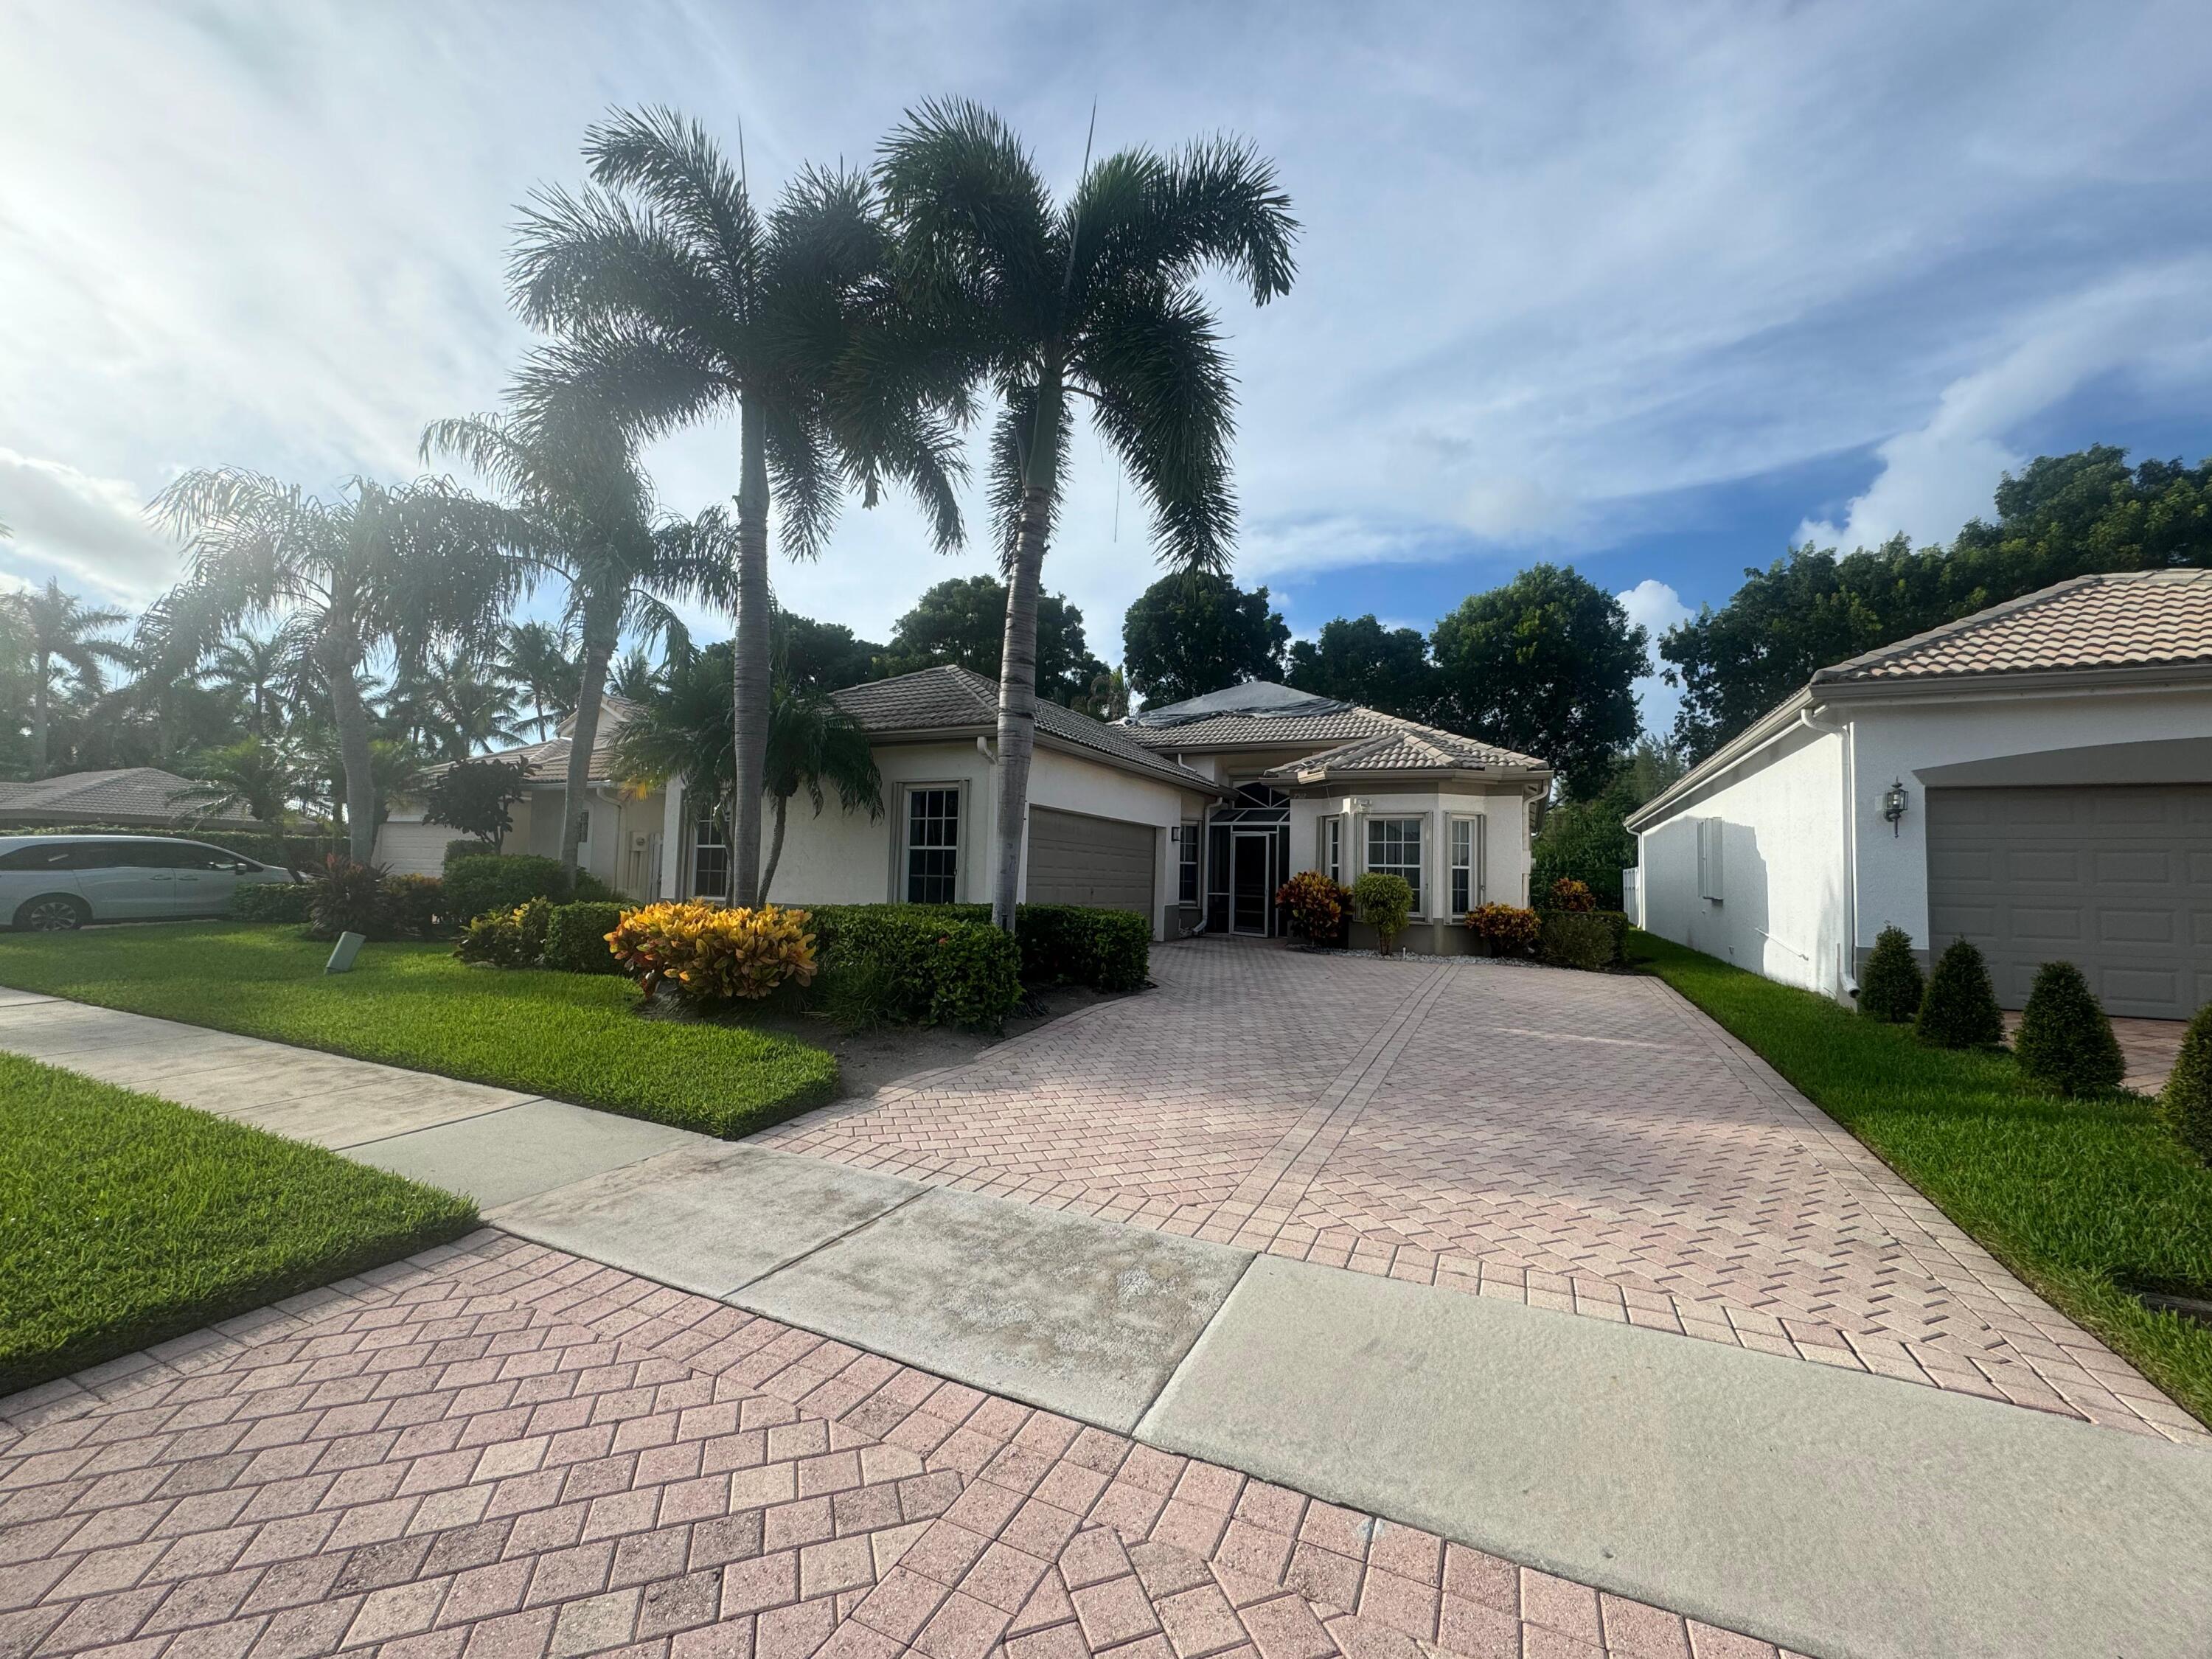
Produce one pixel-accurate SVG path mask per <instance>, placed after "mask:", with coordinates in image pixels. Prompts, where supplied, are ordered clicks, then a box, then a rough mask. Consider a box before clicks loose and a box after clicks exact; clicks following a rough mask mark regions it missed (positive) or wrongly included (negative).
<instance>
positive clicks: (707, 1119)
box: [0, 921, 837, 1137]
mask: <svg viewBox="0 0 2212 1659" xmlns="http://www.w3.org/2000/svg"><path fill="white" fill-rule="evenodd" d="M330 948H331V947H330V946H329V945H323V944H319V943H317V942H316V941H314V940H313V939H307V938H306V937H305V936H304V933H303V931H302V930H301V929H300V928H296V927H268V926H264V925H258V924H252V923H246V922H220V921H216V922H177V923H162V924H158V925H153V926H147V927H100V928H93V929H90V930H88V931H87V932H84V933H7V934H0V985H13V986H17V987H21V988H23V989H26V990H32V991H48V992H52V993H53V994H56V995H58V996H65V997H74V998H76V1000H78V1001H81V1002H94V1003H99V1004H100V1005H101V1006H105V1007H109V1008H127V1009H130V1010H131V1011H132V1012H136V1013H142V1014H157V1015H159V1016H161V1018H164V1019H174V1020H182V1021H184V1022H185V1023H187V1024H193V1025H211V1026H214V1027H216V1029H217V1030H225V1031H236V1032H240V1033H241V1034H242V1035H244V1036H258V1037H273V1038H275V1039H276V1040H277V1041H279V1042H295V1043H299V1044H301V1045H302V1046H303V1047H306V1048H325V1049H328V1050H330V1051H331V1053H333V1054H352V1055H354V1056H356V1057H357V1058H359V1059H362V1060H382V1061H384V1062H386V1064H389V1065H393V1066H410V1067H412V1068H414V1069H415V1070H417V1071H423V1072H438V1073H443V1074H444V1075H446V1076H447V1077H458V1078H466V1079H470V1080H471V1081H472V1082H477V1083H490V1084H496V1085H500V1086H501V1087H503V1088H509V1089H520V1090H522V1091H526V1092H527V1093H531V1094H540V1095H550V1096H551V1097H553V1098H555V1099H556V1100H571V1101H574V1102H576V1103H578V1104H579V1105H583V1106H596V1107H598V1108H599V1109H601V1110H602V1111H609V1112H620V1113H622V1114H623V1115H626V1116H629V1117H643V1118H651V1119H653V1121H656V1122H659V1123H671V1124H675V1125H676V1126H678V1127H681V1128H685V1129H697V1130H700V1131H702V1132H703V1133H708V1134H714V1135H721V1136H725V1137H734V1136H738V1135H743V1134H748V1133H751V1132H752V1131H753V1130H755V1129H758V1128H762V1127H766V1126H767V1125H769V1124H771V1123H775V1122H777V1121H780V1120H781V1119H783V1118H787V1117H789V1116H791V1115H793V1114H794V1113H797V1112H800V1111H804V1110H805V1109H807V1108H808V1107H810V1106H815V1105H818V1104H820V1103H823V1101H826V1100H829V1098H831V1097H833V1096H834V1095H835V1094H836V1088H837V1062H836V1059H835V1058H834V1057H833V1056H831V1055H830V1054H827V1053H825V1052H824V1051H823V1050H822V1049H820V1048H812V1047H811V1046H809V1045H808V1044H806V1043H804V1042H795V1041H793V1039H791V1038H789V1037H786V1036H776V1035H774V1034H771V1033H768V1032H763V1031H756V1030H748V1029H746V1028H744V1027H742V1026H732V1025H723V1024H707V1023H691V1022H681V1021H675V1020H661V1019H648V1018H644V1017H642V1016H641V1015H640V1014H639V1013H638V1012H637V1009H636V1003H637V993H636V991H635V989H634V988H633V987H631V985H630V983H629V981H627V980H625V979H621V978H617V977H615V976H612V975H592V974H556V973H539V972H535V971H524V970H520V969H499V968H471V967H469V966H467V965H466V964H465V963H459V962H456V961H455V960H453V957H452V955H451V954H450V953H449V952H448V951H447V949H446V947H445V946H444V945H416V944H386V945H369V946H368V947H367V948H366V949H364V950H363V951H362V953H361V959H360V961H359V963H357V964H356V966H355V968H354V970H353V971H352V972H351V973H349V974H335V975H325V974H324V972H323V963H324V962H325V959H326V958H327V957H329V955H330Z"/></svg>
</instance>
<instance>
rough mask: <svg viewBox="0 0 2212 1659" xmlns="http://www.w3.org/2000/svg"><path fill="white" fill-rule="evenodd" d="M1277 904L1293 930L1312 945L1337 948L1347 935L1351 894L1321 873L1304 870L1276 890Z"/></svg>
mask: <svg viewBox="0 0 2212 1659" xmlns="http://www.w3.org/2000/svg"><path fill="white" fill-rule="evenodd" d="M1275 902H1276V903H1278V904H1279V905H1281V906H1282V907H1283V908H1284V909H1285V911H1286V912H1287V913H1288V915H1289V916H1290V923H1291V932H1292V933H1296V934H1297V936H1298V937H1299V938H1300V939H1304V940H1305V941H1306V942H1307V943H1308V944H1309V945H1334V944H1336V943H1338V942H1339V941H1340V939H1341V938H1342V936H1343V933H1344V918H1345V915H1346V913H1347V912H1348V911H1349V910H1350V909H1351V908H1352V894H1351V891H1350V890H1348V889H1346V888H1342V887H1340V886H1338V885H1337V884H1335V883H1334V882H1333V881H1331V880H1330V879H1329V878H1328V877H1327V876H1325V875H1323V874H1322V872H1320V871H1318V870H1301V871H1299V872H1297V874H1296V875H1295V876H1292V877H1291V878H1290V879H1289V880H1288V881H1286V882H1285V883H1284V884H1282V885H1281V886H1280V887H1278V888H1277V889H1276V890H1275Z"/></svg>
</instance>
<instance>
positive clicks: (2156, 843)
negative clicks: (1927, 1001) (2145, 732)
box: [1928, 784, 2212, 1019]
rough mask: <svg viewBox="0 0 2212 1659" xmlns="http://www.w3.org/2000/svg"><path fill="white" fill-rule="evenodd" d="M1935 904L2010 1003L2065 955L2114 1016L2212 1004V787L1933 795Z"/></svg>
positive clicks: (1939, 926)
mask: <svg viewBox="0 0 2212 1659" xmlns="http://www.w3.org/2000/svg"><path fill="white" fill-rule="evenodd" d="M1928 912H1929V930H1930V932H1931V933H1932V934H1933V935H1934V938H1933V941H1932V942H1933V945H1934V947H1935V949H1936V950H1937V951H1941V950H1942V948H1943V947H1944V946H1945V945H1948V944H1949V943H1950V942H1951V941H1952V940H1953V939H1958V938H1960V937H1961V936H1964V937H1965V938H1967V939H1972V940H1973V942H1974V943H1975V944H1976V945H1979V946H1980V947H1981V949H1982V951H1983V953H1984V955H1985V956H1987V957H1988V958H1989V963H1990V974H1991V975H1992V976H1993V977H1994V978H1995V979H1996V987H1997V1000H1998V1001H1999V1002H2001V1003H2002V1004H2003V1005H2004V1006H2006V1007H2008V1008H2017V1007H2019V1006H2021V1004H2022V1003H2023V1002H2025V1001H2026V1000H2027V991H2028V986H2029V984H2030V983H2031V982H2032V981H2033V979H2034V978H2035V970H2036V969H2038V968H2039V967H2040V966H2041V965H2042V964H2043V963H2046V962H2061V961H2063V962H2071V963H2075V964H2077V965H2078V966H2079V967H2080V968H2081V970H2082V972H2084V973H2085V974H2087V975H2088V976H2089V983H2090V985H2091V987H2093V989H2094V990H2095V991H2096V993H2097V994H2098V996H2099V997H2100V998H2101V999H2103V1000H2104V1004H2105V1009H2106V1012H2108V1013H2114V1014H2133V1015H2136V1016H2139V1017H2142V1018H2154V1019H2185V1018H2188V1017H2189V1016H2190V1015H2191V1014H2193V1013H2195V1012H2197V1009H2198V1007H2200V1006H2202V1005H2203V1003H2204V1001H2205V1000H2207V999H2208V998H2212V784H2178V785H2168V786H2160V787H2148V786H2130V787H2106V788H2072V789H1931V790H1929V792H1928Z"/></svg>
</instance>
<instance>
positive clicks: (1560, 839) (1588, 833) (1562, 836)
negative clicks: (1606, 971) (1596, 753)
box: [1528, 738, 1688, 910]
mask: <svg viewBox="0 0 2212 1659" xmlns="http://www.w3.org/2000/svg"><path fill="white" fill-rule="evenodd" d="M1687 770H1688V767H1687V765H1686V763H1685V762H1684V760H1683V759H1682V757H1681V754H1680V750H1677V749H1675V748H1674V747H1673V746H1672V745H1671V744H1664V743H1660V742H1657V741H1655V740H1654V739H1652V738H1638V739H1637V743H1636V747H1635V748H1634V749H1632V750H1630V751H1629V753H1628V756H1627V757H1626V759H1625V760H1623V761H1622V762H1621V763H1620V766H1619V767H1618V768H1617V769H1615V771H1614V773H1613V780H1612V781H1611V782H1609V783H1607V785H1606V787H1604V789H1602V790H1601V791H1600V792H1599V793H1597V794H1595V795H1590V796H1585V797H1582V798H1570V799H1566V800H1563V801H1559V802H1558V803H1556V804H1555V805H1553V806H1551V807H1550V808H1548V809H1547V811H1545V813H1544V818H1543V823H1542V825H1541V827H1540V828H1539V829H1538V830H1537V832H1536V844H1535V848H1534V852H1533V854H1532V855H1531V856H1532V873H1531V876H1530V878H1529V883H1528V884H1529V888H1530V890H1532V891H1535V892H1542V891H1544V890H1547V889H1548V888H1549V887H1550V886H1551V884H1552V883H1553V882H1555V881H1559V880H1561V879H1563V878H1564V879H1571V880H1575V881H1579V882H1582V883H1583V884H1584V885H1586V886H1587V887H1589V890H1591V891H1592V892H1593V893H1595V895H1596V896H1597V898H1598V901H1599V902H1600V903H1601V905H1603V906H1604V908H1607V909H1608V910H1618V909H1620V907H1621V899H1622V894H1621V872H1622V871H1623V870H1625V869H1626V868H1628V867H1629V866H1632V865H1633V864H1634V863H1635V862H1636V837H1635V836H1633V835H1632V834H1631V833H1630V831H1629V829H1628V826H1627V823H1626V820H1627V817H1628V815H1629V814H1630V813H1631V812H1633V811H1635V810H1636V809H1637V808H1638V807H1639V806H1641V805H1644V803H1645V802H1646V801H1649V800H1650V799H1654V798H1655V797H1656V796H1657V795H1658V794H1659V793H1660V792H1661V791H1662V790H1664V789H1665V788H1667V787H1668V785H1670V784H1672V783H1673V782H1674V781H1675V780H1676V779H1677V778H1679V777H1680V776H1681V775H1682V774H1683V773H1684V772H1686V771H1687Z"/></svg>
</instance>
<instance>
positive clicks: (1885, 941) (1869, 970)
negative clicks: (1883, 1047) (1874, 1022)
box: [1859, 927, 1927, 1025]
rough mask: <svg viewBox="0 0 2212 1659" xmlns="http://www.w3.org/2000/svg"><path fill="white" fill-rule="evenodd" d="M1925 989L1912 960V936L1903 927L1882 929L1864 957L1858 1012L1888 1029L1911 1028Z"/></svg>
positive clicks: (1924, 983)
mask: <svg viewBox="0 0 2212 1659" xmlns="http://www.w3.org/2000/svg"><path fill="white" fill-rule="evenodd" d="M1926 988H1927V984H1926V981H1923V979H1922V978H1921V977H1920V964H1919V963H1917V962H1916V961H1915V960H1913V956H1912V935H1911V934H1910V933H1906V932H1905V929H1903V928H1902V927H1885V928H1883V929H1882V930H1881V932H1880V933H1876V934H1875V937H1874V949H1873V950H1872V951H1869V952H1868V954H1867V964H1866V972H1865V973H1864V974H1863V975H1861V976H1860V979H1859V1012H1861V1013H1863V1014H1864V1015H1865V1016H1866V1017H1867V1018H1869V1019H1878V1020H1881V1021H1882V1022H1883V1023H1884V1024H1889V1025H1910V1024H1911V1023H1912V1017H1913V1016H1914V1015H1915V1014H1917V1013H1918V1012H1920V996H1921V993H1922V992H1923V991H1924V990H1925V989H1926Z"/></svg>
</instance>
